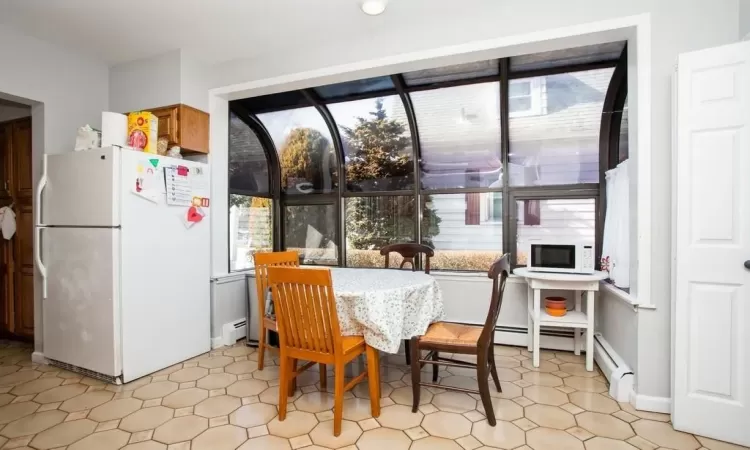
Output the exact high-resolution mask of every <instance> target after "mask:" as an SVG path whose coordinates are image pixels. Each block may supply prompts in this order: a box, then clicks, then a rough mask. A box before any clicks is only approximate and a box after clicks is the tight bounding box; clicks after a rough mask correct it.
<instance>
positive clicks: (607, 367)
mask: <svg viewBox="0 0 750 450" xmlns="http://www.w3.org/2000/svg"><path fill="white" fill-rule="evenodd" d="M594 360H595V361H596V364H597V365H598V366H599V368H600V369H601V371H602V373H604V376H605V377H606V378H607V380H608V381H609V395H611V396H612V397H613V398H614V399H615V400H617V401H618V402H627V401H629V400H630V393H631V392H633V382H634V380H635V375H634V373H633V370H632V369H631V368H630V366H628V365H627V363H626V362H625V360H624V359H622V357H620V355H619V354H617V352H616V351H615V349H614V348H612V346H611V345H609V342H607V340H606V339H604V337H603V336H602V335H601V333H596V334H594Z"/></svg>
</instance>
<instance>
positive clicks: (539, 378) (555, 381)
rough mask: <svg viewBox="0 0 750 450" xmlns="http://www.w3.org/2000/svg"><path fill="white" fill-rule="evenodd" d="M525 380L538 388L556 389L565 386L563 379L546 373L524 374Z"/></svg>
mask: <svg viewBox="0 0 750 450" xmlns="http://www.w3.org/2000/svg"><path fill="white" fill-rule="evenodd" d="M523 379H524V381H528V382H530V383H531V384H535V385H537V386H548V387H556V386H562V384H563V380H562V378H560V377H558V376H556V375H553V374H551V373H546V372H528V373H525V374H523Z"/></svg>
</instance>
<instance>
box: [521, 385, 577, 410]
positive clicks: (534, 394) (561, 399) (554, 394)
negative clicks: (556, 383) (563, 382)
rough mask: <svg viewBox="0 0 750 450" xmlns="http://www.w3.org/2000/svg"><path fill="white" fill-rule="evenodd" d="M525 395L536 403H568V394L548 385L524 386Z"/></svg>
mask: <svg viewBox="0 0 750 450" xmlns="http://www.w3.org/2000/svg"><path fill="white" fill-rule="evenodd" d="M523 396H524V397H526V398H528V399H529V400H531V401H532V402H534V403H542V404H544V405H552V406H560V405H564V404H566V403H568V396H567V394H565V393H564V392H560V391H558V390H557V389H555V388H551V387H547V386H531V387H527V388H524V390H523Z"/></svg>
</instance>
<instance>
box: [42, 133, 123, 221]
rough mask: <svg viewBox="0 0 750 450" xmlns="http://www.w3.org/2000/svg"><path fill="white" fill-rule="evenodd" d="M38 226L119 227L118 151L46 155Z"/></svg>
mask: <svg viewBox="0 0 750 450" xmlns="http://www.w3.org/2000/svg"><path fill="white" fill-rule="evenodd" d="M46 159H47V162H46V176H47V183H46V185H45V186H44V188H43V190H42V197H41V198H42V217H41V219H37V220H39V223H41V224H44V225H55V226H84V227H112V226H118V225H120V205H119V197H120V193H119V186H120V149H119V148H117V147H106V148H99V149H91V150H85V151H80V152H71V153H64V154H59V155H47V157H46Z"/></svg>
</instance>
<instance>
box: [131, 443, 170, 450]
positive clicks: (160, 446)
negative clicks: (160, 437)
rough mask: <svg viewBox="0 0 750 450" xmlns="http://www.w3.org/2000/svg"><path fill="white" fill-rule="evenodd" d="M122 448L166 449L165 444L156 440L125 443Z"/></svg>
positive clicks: (133, 449) (137, 449)
mask: <svg viewBox="0 0 750 450" xmlns="http://www.w3.org/2000/svg"><path fill="white" fill-rule="evenodd" d="M122 450H167V445H166V444H162V443H161V442H156V441H145V442H138V443H137V444H129V445H126V446H125V447H123V448H122Z"/></svg>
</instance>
